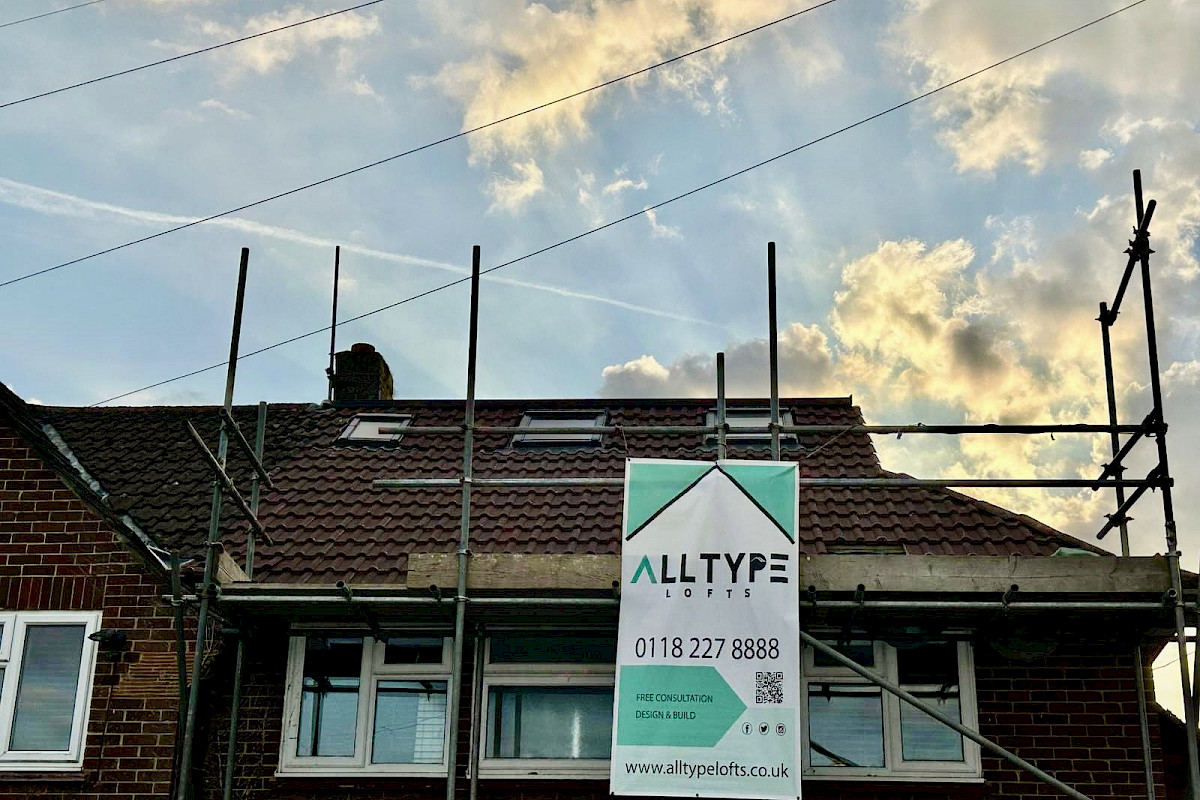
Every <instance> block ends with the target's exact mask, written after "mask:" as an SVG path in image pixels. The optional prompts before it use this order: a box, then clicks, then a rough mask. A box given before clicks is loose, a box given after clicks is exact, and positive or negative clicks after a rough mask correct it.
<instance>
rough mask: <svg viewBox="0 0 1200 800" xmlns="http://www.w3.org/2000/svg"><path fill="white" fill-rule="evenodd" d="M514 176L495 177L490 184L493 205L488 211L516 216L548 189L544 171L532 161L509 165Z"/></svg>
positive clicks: (489, 189) (515, 162)
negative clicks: (503, 212)
mask: <svg viewBox="0 0 1200 800" xmlns="http://www.w3.org/2000/svg"><path fill="white" fill-rule="evenodd" d="M509 166H510V168H511V170H512V175H511V177H510V176H505V175H493V176H492V180H491V183H489V184H488V192H489V193H490V194H491V196H492V205H491V206H490V207H489V208H488V211H489V212H491V211H506V212H508V213H510V214H514V213H516V212H518V211H520V210H521V209H522V208H523V207H524V205H525V204H526V203H528V202H529V201H530V200H531V199H533V198H534V197H536V196H537V195H538V194H540V193H541V192H542V190H543V189H545V188H546V183H545V180H544V178H543V175H542V170H541V168H540V167H538V165H537V163H536V162H534V161H533V160H532V159H530V160H528V161H514V162H512V164H510V165H509Z"/></svg>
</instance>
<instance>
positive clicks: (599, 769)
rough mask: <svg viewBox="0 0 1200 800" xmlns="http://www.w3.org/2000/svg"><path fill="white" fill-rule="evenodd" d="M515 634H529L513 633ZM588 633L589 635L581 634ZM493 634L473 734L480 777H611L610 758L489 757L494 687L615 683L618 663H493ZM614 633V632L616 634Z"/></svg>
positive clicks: (489, 642)
mask: <svg viewBox="0 0 1200 800" xmlns="http://www.w3.org/2000/svg"><path fill="white" fill-rule="evenodd" d="M514 635H528V634H527V633H514ZM581 635H586V634H581ZM503 636H504V634H503V633H496V634H493V635H492V636H491V637H489V638H488V640H487V644H486V646H485V648H484V662H483V681H482V687H481V695H482V703H481V708H480V714H479V730H478V731H474V732H473V733H472V735H473V736H475V738H476V742H477V743H478V747H479V777H480V778H509V779H511V778H550V779H558V780H561V779H564V778H566V779H576V780H599V779H606V778H608V773H609V759H607V758H604V759H600V758H586V759H585V758H489V757H488V755H487V753H488V749H487V745H488V742H487V728H488V712H489V709H488V704H489V703H490V701H491V689H492V687H493V686H495V687H504V686H542V687H546V688H555V687H562V686H600V687H608V688H612V687H614V686H615V685H616V674H617V668H616V664H585V663H579V662H561V661H556V662H548V663H547V662H542V663H537V662H530V663H508V664H505V663H501V664H493V663H492V639H493V638H502V637H503ZM614 636H615V633H614Z"/></svg>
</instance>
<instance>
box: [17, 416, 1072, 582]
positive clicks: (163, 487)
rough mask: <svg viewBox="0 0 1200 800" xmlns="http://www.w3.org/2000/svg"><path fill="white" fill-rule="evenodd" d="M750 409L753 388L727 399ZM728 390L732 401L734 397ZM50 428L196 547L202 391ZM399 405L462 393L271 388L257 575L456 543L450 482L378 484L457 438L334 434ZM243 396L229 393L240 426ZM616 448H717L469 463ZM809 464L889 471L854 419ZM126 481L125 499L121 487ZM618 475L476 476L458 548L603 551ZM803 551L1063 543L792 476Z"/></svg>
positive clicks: (970, 507) (376, 571)
mask: <svg viewBox="0 0 1200 800" xmlns="http://www.w3.org/2000/svg"><path fill="white" fill-rule="evenodd" d="M740 404H741V405H744V406H753V407H760V408H761V407H762V406H763V405H765V404H764V403H763V402H762V401H757V402H745V403H740ZM731 405H735V404H731ZM782 405H783V408H784V409H789V408H790V409H791V411H792V414H793V415H794V419H795V422H796V423H797V424H828V425H845V426H847V427H849V426H853V425H856V424H861V423H862V415H861V412H860V411H859V409H858V408H857V407H855V406H853V405H852V404H851V403H850V401H849V400H848V399H824V400H811V399H809V400H784V401H783V403H782ZM711 407H712V402H711V401H705V400H603V401H601V400H591V401H545V400H539V401H528V400H523V401H510V400H494V401H480V402H479V403H478V404H477V410H476V421H477V424H479V425H517V424H518V423H519V421H520V419H521V415H522V413H523V412H524V411H526V410H528V409H531V408H547V409H553V408H558V409H568V408H570V409H575V408H596V409H607V410H608V412H609V414H610V420H611V424H613V425H623V426H634V425H703V424H705V414H706V412H707V411H708V410H709V409H710V408H711ZM32 410H33V413H35V414H37V415H38V416H39V418H40V419H41V420H42V421H44V422H49V423H50V424H52V425H53V426H54V428H55V429H57V430H58V432H59V433H60V434H61V436H62V438H63V439H64V440H65V441H66V442H67V444H68V445H69V446H70V447H71V449H72V450H73V451H74V453H75V455H76V456H77V457H78V459H79V460H80V461H81V462H82V464H83V465H84V467H85V468H86V469H87V470H88V471H89V472H90V473H91V474H92V475H93V476H95V477H96V479H97V480H98V481H100V483H101V484H102V485H103V486H104V488H105V489H106V490H108V491H109V492H110V493H112V494H113V495H115V496H117V498H118V501H120V500H122V499H123V500H124V501H125V502H127V504H128V507H129V508H130V513H131V514H132V516H133V518H134V519H135V520H136V521H137V522H138V523H139V525H141V526H142V527H143V528H144V529H145V530H146V531H148V532H149V533H150V534H151V535H153V536H155V537H157V538H158V539H159V540H160V541H161V542H162V543H163V544H164V545H166V546H168V547H172V548H179V549H181V550H182V551H184V552H185V553H186V554H193V555H194V554H197V553H198V552H200V551H199V544H200V543H201V542H202V541H203V538H204V535H205V532H206V530H207V527H208V516H209V504H210V501H211V489H210V475H209V473H208V472H207V470H206V467H205V466H204V465H203V462H202V461H201V458H200V457H199V455H198V454H197V453H196V451H195V448H194V445H193V444H192V442H191V441H190V440H189V438H188V436H187V434H186V432H185V430H184V427H183V424H184V421H185V420H191V421H192V422H193V424H195V425H196V427H197V429H198V430H200V432H201V433H202V434H203V435H204V437H205V439H206V440H207V441H208V442H209V443H210V447H212V448H214V449H215V447H216V438H217V433H216V432H217V423H218V415H217V412H216V409H215V408H213V407H141V408H55V407H33V408H32ZM380 411H386V412H388V413H403V414H412V415H413V416H414V418H413V423H412V424H413V425H416V426H431V425H459V424H460V423H461V421H462V414H463V403H462V401H396V402H395V403H393V404H390V405H388V406H387V407H379V406H372V407H371V408H370V409H365V408H346V407H331V406H318V405H296V404H272V405H270V406H269V408H268V415H267V436H266V455H265V457H264V462H265V463H266V466H267V468H268V469H269V470H270V471H271V473H272V476H273V478H274V480H275V482H276V485H277V488H276V490H274V491H264V492H263V494H262V505H261V509H260V513H259V516H260V518H261V519H262V521H263V523H264V525H265V526H266V527H267V529H268V531H269V532H270V534H271V536H272V538H273V539H274V544H270V545H268V544H260V546H259V548H258V551H257V552H258V556H257V564H256V572H255V578H256V579H257V580H261V581H267V582H288V583H333V582H335V581H337V580H339V579H343V580H346V581H348V582H350V581H352V582H354V583H359V584H363V583H369V584H381V583H403V581H404V579H405V573H406V567H407V559H408V554H409V553H414V552H453V551H454V549H455V548H456V546H457V542H458V536H459V490H458V489H457V488H449V489H406V490H377V489H374V488H372V486H371V481H372V480H374V479H376V478H386V477H419V478H429V477H446V478H455V477H457V476H458V475H459V474H460V470H461V461H462V438H461V436H460V435H458V434H452V435H441V434H439V435H415V434H409V435H406V436H405V437H404V438H403V439H402V440H401V441H400V442H398V443H395V444H391V443H389V444H382V445H381V444H379V443H370V444H345V443H341V444H339V443H337V437H338V434H339V433H340V432H341V431H342V430H343V429H344V428H345V427H346V425H347V424H348V423H349V422H350V420H351V419H352V418H353V417H354V415H355V414H356V413H369V412H374V413H379V412H380ZM255 414H256V409H255V408H254V407H252V406H243V407H238V408H237V409H235V417H236V418H237V419H238V421H239V424H241V425H242V427H243V430H245V431H246V432H247V435H248V436H252V435H253V429H254V421H255ZM768 454H769V453H768V448H766V447H764V446H762V445H759V444H756V445H753V446H750V445H745V444H741V445H738V444H731V450H730V457H731V458H765V457H767V456H768ZM626 457H655V458H683V459H701V460H707V459H712V458H714V457H715V445H713V444H706V443H705V442H704V438H703V436H702V435H699V434H691V435H672V436H662V435H650V434H645V433H634V432H626V433H618V434H613V435H609V436H605V437H604V440H603V441H602V442H601V443H600V445H599V446H590V447H570V446H559V447H520V446H516V447H514V446H513V445H511V444H510V437H509V436H507V435H504V434H495V433H491V434H488V433H484V434H479V435H477V436H476V440H475V451H474V465H475V474H476V475H477V476H478V477H535V476H548V475H552V476H579V477H583V476H613V477H619V476H621V475H623V473H624V462H625V459H626ZM784 458H785V459H788V460H791V459H796V460H798V461H799V463H800V465H801V468H802V474H804V475H808V476H814V477H869V476H878V475H884V474H888V473H884V472H883V471H882V469H881V468H880V466H879V463H878V460H877V458H876V456H875V451H874V448H873V447H872V445H871V442H870V438H869V437H868V436H867V435H865V434H862V433H856V432H846V433H842V434H840V435H820V436H804V437H802V439H801V442H800V446H796V445H795V444H793V445H790V446H785V448H784ZM229 471H230V474H231V475H232V476H233V477H234V479H235V480H236V481H237V482H238V484H239V485H240V486H242V487H243V488H244V487H246V486H247V485H248V483H249V478H250V469H249V465H248V464H247V462H246V461H245V460H244V459H243V458H242V457H241V455H240V453H238V452H237V451H236V449H235V448H233V447H232V446H231V447H230V467H229ZM122 495H123V496H124V498H122V497H121V496H122ZM620 516H621V491H620V489H617V488H587V489H578V488H571V489H564V488H533V489H530V488H525V489H483V488H481V489H479V490H478V491H477V492H476V495H475V500H474V502H473V505H472V526H471V536H472V539H471V549H472V550H473V551H475V552H506V553H616V552H618V551H619V547H620V542H619V531H620ZM223 520H224V525H223V533H222V538H223V541H224V542H225V544H226V546H227V548H228V549H229V550H230V551H231V552H240V551H241V548H242V542H244V540H245V535H244V531H245V524H244V523H243V522H242V521H241V518H240V517H239V516H238V515H237V513H236V512H235V511H234V510H233V508H232V507H231V506H230V505H229V504H228V503H227V504H226V508H225V512H224V515H223ZM800 542H801V548H802V550H803V551H805V552H808V553H814V554H816V553H824V552H826V546H827V545H830V544H858V545H867V546H869V545H871V544H875V543H882V544H889V545H892V546H893V547H894V546H895V545H897V544H899V545H902V546H903V547H904V549H905V551H906V552H909V553H940V554H957V555H968V554H984V555H1007V554H1019V555H1050V554H1051V553H1053V552H1054V550H1056V549H1057V548H1058V547H1059V546H1060V545H1062V544H1064V543H1070V544H1076V542H1075V540H1073V539H1070V538H1069V537H1066V536H1063V535H1062V534H1059V533H1057V532H1055V531H1053V530H1051V529H1049V528H1047V527H1045V526H1043V525H1041V524H1039V523H1037V522H1035V521H1033V520H1030V519H1028V518H1027V517H1023V516H1021V515H1018V514H1014V513H1011V512H1008V511H1005V510H1003V509H1000V508H998V507H996V506H992V505H990V504H988V503H983V502H980V501H977V500H973V499H971V498H967V497H965V496H963V495H960V494H957V493H954V492H950V491H945V490H929V489H910V488H905V489H885V488H825V487H822V488H809V487H803V488H802V492H801V512H800Z"/></svg>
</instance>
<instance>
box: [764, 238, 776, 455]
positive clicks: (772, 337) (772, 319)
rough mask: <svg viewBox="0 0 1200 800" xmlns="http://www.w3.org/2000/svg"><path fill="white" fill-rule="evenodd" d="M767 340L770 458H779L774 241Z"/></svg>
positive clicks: (769, 244)
mask: <svg viewBox="0 0 1200 800" xmlns="http://www.w3.org/2000/svg"><path fill="white" fill-rule="evenodd" d="M767 326H768V327H769V328H770V331H769V335H768V337H767V342H768V343H769V345H770V351H771V359H770V360H771V460H772V461H778V460H779V324H778V318H777V317H776V314H775V243H774V242H767Z"/></svg>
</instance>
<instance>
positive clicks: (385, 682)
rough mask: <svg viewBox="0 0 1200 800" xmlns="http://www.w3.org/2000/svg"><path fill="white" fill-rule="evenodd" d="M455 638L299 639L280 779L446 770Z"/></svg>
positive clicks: (291, 663)
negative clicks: (450, 680)
mask: <svg viewBox="0 0 1200 800" xmlns="http://www.w3.org/2000/svg"><path fill="white" fill-rule="evenodd" d="M450 659H451V647H450V640H449V639H445V638H443V637H440V636H390V637H388V638H386V639H384V640H383V641H375V640H374V639H373V638H371V637H369V636H367V637H363V636H344V635H328V636H325V635H309V636H293V637H292V640H291V648H290V652H289V655H288V677H287V690H286V692H287V693H286V696H285V700H284V737H283V742H282V745H281V753H280V761H279V773H280V774H323V775H329V774H358V773H362V772H372V773H384V774H391V775H439V774H444V773H445V771H446V737H447V735H448V731H447V727H446V708H447V703H446V698H447V687H448V685H449V675H450Z"/></svg>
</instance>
